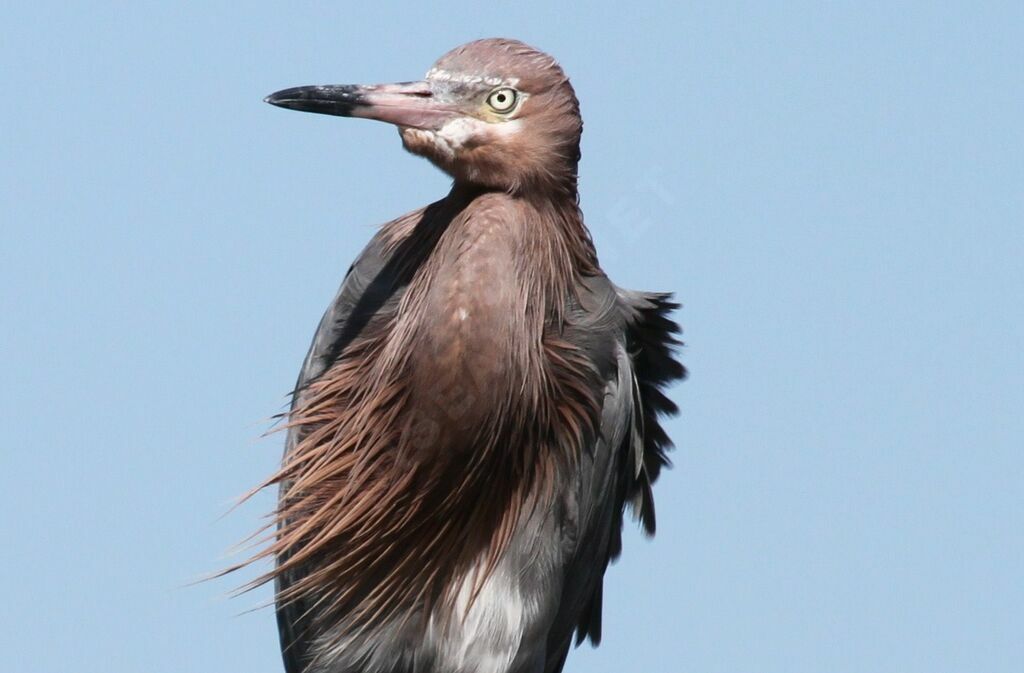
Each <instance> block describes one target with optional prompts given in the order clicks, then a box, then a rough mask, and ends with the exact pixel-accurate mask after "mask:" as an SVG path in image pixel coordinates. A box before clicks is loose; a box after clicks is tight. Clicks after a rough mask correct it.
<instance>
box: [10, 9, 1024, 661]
mask: <svg viewBox="0 0 1024 673" xmlns="http://www.w3.org/2000/svg"><path fill="white" fill-rule="evenodd" d="M69 4H70V3H47V2H33V3H27V2H15V3H5V4H4V6H3V8H2V9H0V22H2V25H3V26H4V40H3V41H2V43H0V57H2V59H3V63H4V67H3V68H2V69H0V84H2V90H3V91H4V92H5V94H6V95H5V102H4V104H3V105H2V106H0V124H2V131H0V148H2V151H3V158H4V160H3V161H2V162H0V196H2V203H3V213H4V214H3V224H2V225H0V281H2V284H0V315H2V316H3V329H2V330H0V362H2V371H3V384H2V385H0V409H2V418H3V423H4V426H5V432H4V440H3V444H2V452H0V469H2V471H3V474H4V476H5V486H4V487H3V488H2V489H0V507H2V508H3V510H4V511H6V512H7V516H6V517H5V519H4V523H3V524H2V527H0V531H2V537H3V539H4V540H5V544H4V548H5V551H4V552H3V553H2V554H0V570H2V575H3V577H4V578H5V588H4V591H3V599H2V600H0V615H2V620H3V624H4V628H3V629H2V630H0V651H2V652H3V653H4V655H3V660H4V668H5V669H6V670H11V671H19V672H25V673H63V672H64V671H68V670H75V671H77V672H78V673H93V672H96V673H99V672H103V673H122V672H129V671H130V672H135V671H146V672H147V673H161V672H165V671H166V672H172V671H173V672H175V673H180V672H181V671H246V672H247V673H256V672H262V671H266V672H275V671H279V670H280V664H279V659H278V654H277V642H276V632H275V629H274V626H273V615H272V614H271V612H270V611H269V610H262V611H256V612H253V613H249V614H243V615H241V616H239V613H241V612H243V611H245V610H247V609H248V608H251V607H254V606H256V605H258V604H260V603H261V602H263V601H265V600H266V599H268V598H269V591H267V590H261V591H257V592H255V593H253V594H250V595H247V596H245V597H243V598H241V599H236V600H229V599H227V598H226V594H227V593H228V592H229V590H230V589H231V588H232V587H233V586H234V582H232V581H221V582H214V583H206V584H201V585H199V586H186V585H187V583H188V582H189V581H190V580H192V579H194V578H196V577H198V576H200V575H202V574H204V573H206V572H208V571H211V570H214V569H217V568H219V567H221V566H222V565H224V564H225V563H226V562H227V561H228V559H229V557H227V556H226V555H225V552H226V551H227V550H228V548H229V547H230V546H231V545H232V544H233V543H235V542H236V541H238V540H240V539H241V538H243V537H244V536H245V535H246V534H247V533H248V532H250V531H251V530H252V529H253V528H254V527H255V526H256V525H257V523H258V521H259V517H260V515H261V514H262V513H263V512H265V511H267V510H268V509H269V508H270V507H271V498H270V496H265V497H263V496H261V497H259V498H257V499H256V501H255V502H254V503H251V504H250V505H248V506H245V507H243V508H241V509H240V510H238V511H235V512H234V513H232V514H230V515H229V516H227V517H223V518H221V515H222V514H223V513H224V512H225V511H226V509H227V507H228V506H229V504H230V503H231V501H232V499H233V497H234V496H236V495H238V494H240V493H242V492H244V491H245V490H246V489H248V488H249V487H250V486H251V485H253V484H254V483H256V482H258V481H259V480H260V479H261V478H262V477H263V476H265V475H266V474H268V473H269V471H270V470H272V469H273V467H274V464H275V463H276V461H277V459H278V456H279V452H280V444H281V437H280V436H279V435H276V436H271V437H270V438H266V439H261V438H260V436H261V434H262V433H263V431H264V430H265V429H266V428H267V427H268V425H269V423H268V420H267V419H268V417H270V416H271V415H273V414H275V413H277V412H278V411H280V410H281V408H282V406H283V404H284V401H285V393H286V392H287V391H288V390H289V387H290V385H291V384H292V383H293V381H294V377H295V373H296V371H297V368H298V366H299V363H300V360H301V358H302V356H303V354H304V352H305V349H306V346H307V344H308V340H309V338H310V336H311V335H312V331H313V329H314V328H315V326H316V322H317V320H318V319H319V316H320V313H321V311H322V310H323V308H324V306H325V305H326V303H327V302H328V301H329V299H330V297H331V295H332V293H333V292H334V290H335V288H336V286H337V283H338V282H339V281H340V279H341V277H342V275H343V273H344V271H345V269H346V268H347V265H348V263H349V262H350V260H351V259H352V258H353V257H354V255H355V254H356V253H357V252H358V251H359V249H360V248H361V247H362V245H363V244H364V243H365V241H366V240H367V239H368V238H369V236H370V235H371V234H372V232H373V230H374V226H375V225H376V224H379V223H382V222H384V221H386V220H388V219H391V218H393V217H395V216H397V215H399V214H401V213H403V212H406V211H408V210H411V209H413V208H415V207H417V206H420V205H422V204H424V203H426V202H428V201H430V200H433V199H436V198H437V197H438V196H440V195H442V194H443V193H444V192H445V190H446V188H447V180H446V178H445V177H444V176H443V175H441V174H440V173H439V172H438V171H436V170H435V169H433V168H432V167H431V166H430V165H429V164H427V163H426V162H425V161H423V160H421V159H418V158H415V157H412V156H409V155H407V154H405V153H404V152H403V151H402V150H401V147H400V144H399V140H398V138H397V135H396V134H395V132H394V130H393V129H391V128H389V127H386V126H384V125H375V124H372V123H370V122H365V121H359V120H342V119H334V118H328V117H322V116H316V115H301V114H295V113H291V112H286V111H282V110H278V109H274V108H272V107H270V106H268V105H264V104H263V103H262V102H261V99H262V97H263V96H264V95H266V94H267V93H269V92H271V91H274V90H276V89H280V88H283V87H285V86H292V85H299V84H310V83H348V82H378V81H393V80H408V79H414V78H416V77H419V76H421V75H422V74H423V73H424V72H425V71H426V70H427V68H428V67H429V65H430V64H431V63H432V62H433V60H434V59H436V58H437V57H438V56H440V55H441V54H442V53H444V52H445V51H447V50H448V49H450V48H451V47H454V46H456V45H458V44H460V43H462V42H465V41H468V40H470V39H474V38H477V37H485V36H494V35H504V36H509V37H518V38H520V39H523V40H525V41H527V42H530V43H532V44H534V45H536V46H538V47H541V48H543V49H545V50H547V51H549V52H550V53H552V54H553V55H555V56H556V57H557V58H558V59H559V60H560V61H561V62H562V64H563V65H564V66H565V68H566V70H567V71H568V72H569V74H570V75H571V76H572V78H573V82H574V84H575V86H576V89H577V92H578V94H579V97H580V99H581V102H582V108H583V114H584V118H585V122H586V128H585V132H584V141H583V163H582V165H581V190H582V203H583V206H584V209H585V212H586V217H587V222H588V224H589V226H590V227H591V229H592V231H593V235H594V238H595V240H596V242H597V244H598V247H599V251H600V254H601V259H602V263H603V265H604V267H605V269H606V270H607V271H608V273H609V275H610V276H611V277H612V278H613V279H615V280H616V282H618V283H619V284H621V285H624V286H627V287H635V288H643V289H657V290H673V291H675V292H677V293H678V296H679V297H680V299H681V300H682V301H683V302H684V303H685V308H684V310H683V311H682V312H681V314H680V319H681V321H682V323H683V324H684V326H685V328H686V341H687V344H688V345H687V347H686V350H685V352H684V359H685V361H686V364H687V365H688V366H689V367H690V369H691V371H692V377H691V379H690V380H689V381H688V382H686V383H685V384H684V385H682V386H681V387H679V388H678V389H676V390H675V391H673V396H674V397H675V399H676V400H677V401H678V402H679V403H680V405H681V406H682V408H683V413H682V415H681V416H680V417H679V418H678V419H675V420H673V421H671V422H670V424H669V427H670V430H671V432H672V435H673V436H674V437H675V439H676V440H677V444H678V450H677V451H676V453H675V456H674V457H675V462H676V468H675V470H673V471H672V472H670V473H668V474H667V475H666V476H665V477H664V478H663V480H662V481H661V482H660V483H659V485H658V489H657V494H658V505H659V535H658V537H657V539H656V540H655V541H653V542H647V541H645V540H643V539H642V538H641V537H640V536H639V535H638V534H636V533H635V532H632V531H631V532H630V534H629V535H628V537H627V539H626V549H625V554H624V557H623V559H622V561H621V562H620V563H619V564H617V565H616V566H614V567H613V568H612V569H611V570H610V571H609V573H608V576H607V591H606V600H605V642H604V644H603V645H602V646H601V648H600V649H598V650H596V651H595V650H591V649H590V648H589V647H586V646H585V647H583V648H581V649H580V650H578V651H577V652H576V653H575V654H574V655H572V656H571V657H570V660H569V665H568V667H567V671H568V672H570V673H583V672H584V671H586V672H590V673H600V672H605V671H607V672H612V671H615V672H621V671H652V672H655V673H657V672H666V673H675V672H680V671H681V672H685V671H693V672H698V671H699V672H701V673H705V672H722V673H743V672H750V673H755V672H756V673H765V672H779V673H783V672H785V673H793V672H797V671H800V672H803V671H806V672H808V673H811V672H813V673H819V672H821V671H829V672H830V673H839V672H844V671H849V672H850V673H862V672H863V671H879V672H884V671H892V672H899V673H908V672H918V671H920V672H922V673H940V672H944V671H949V672H951V673H952V672H957V673H959V672H962V671H966V670H976V671H987V672H989V673H999V672H1003V671H1006V672H1009V671H1020V670H1024V608H1022V606H1024V571H1022V568H1024V564H1022V562H1024V558H1022V555H1024V554H1022V552H1024V540H1022V531H1024V507H1022V505H1024V454H1022V451H1021V446H1022V442H1021V437H1022V434H1024V420H1022V419H1024V414H1022V413H1021V409H1022V406H1024V386H1022V375H1024V356H1022V352H1024V349H1022V347H1021V343H1022V341H1024V311H1022V303H1021V297H1022V295H1024V264H1022V259H1024V234H1022V223H1024V197H1022V189H1021V188H1022V186H1024V132H1022V122H1021V120H1022V119H1024V68H1022V63H1024V46H1022V45H1024V5H1021V4H1020V3H923V2H922V3H913V2H910V3H900V4H899V6H895V5H894V4H892V3H874V2H871V3H845V2H837V3H812V2H787V3H760V2H758V3H726V2H715V3H702V4H687V5H686V6H684V7H678V8H674V9H669V8H658V9H651V8H644V7H631V8H629V9H626V8H625V6H624V5H622V4H621V3H617V4H607V5H604V6H598V5H592V6H590V8H588V9H587V10H585V11H584V10H582V9H580V10H571V9H559V8H552V7H550V6H548V5H546V4H543V5H542V4H540V3H533V2H520V3H516V5H515V7H514V8H511V9H505V8H502V7H500V6H499V5H498V4H497V3H488V4H482V5H481V4H480V3H472V4H471V3H431V4H429V5H428V4H427V3H418V4H403V3H398V4H389V3H383V2H377V3H364V4H365V5H366V6H363V7H350V6H344V5H342V4H340V3H338V4H333V3H287V4H286V3H275V4H270V3H253V4H249V5H245V6H240V5H238V4H237V3H215V2H211V3H188V4H184V3H147V2H138V3H109V4H106V5H99V6H97V5H95V4H92V3H89V4H86V3H80V4H78V5H77V6H68V5H69ZM939 5H941V6H939ZM957 5H959V6H957Z"/></svg>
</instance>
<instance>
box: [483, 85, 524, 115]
mask: <svg viewBox="0 0 1024 673" xmlns="http://www.w3.org/2000/svg"><path fill="white" fill-rule="evenodd" d="M517 97H518V96H517V94H516V90H515V89H510V88H508V87H502V88H500V89H495V90H494V91H492V92H491V95H490V96H488V97H487V104H488V105H490V106H491V107H492V108H493V109H494V111H495V112H508V111H509V110H511V109H512V108H514V107H515V106H516V98H517Z"/></svg>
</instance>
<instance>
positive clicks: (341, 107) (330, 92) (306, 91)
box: [263, 84, 365, 117]
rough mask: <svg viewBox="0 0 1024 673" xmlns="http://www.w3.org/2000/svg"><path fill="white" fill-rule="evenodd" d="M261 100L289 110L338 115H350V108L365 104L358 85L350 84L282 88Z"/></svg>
mask: <svg viewBox="0 0 1024 673" xmlns="http://www.w3.org/2000/svg"><path fill="white" fill-rule="evenodd" d="M263 102H264V103H270V104H271V105H276V106H277V107H283V108H287V109H289V110H299V111H301V112H316V113H319V114H328V115H337V116H339V117H348V116H351V114H352V110H354V109H355V108H356V107H358V106H361V105H364V104H365V103H364V101H363V95H362V93H361V92H360V87H358V86H355V85H351V84H344V85H336V86H297V87H293V88H291V89H282V90H281V91H277V92H274V93H272V94H270V95H269V96H267V97H266V98H264V99H263Z"/></svg>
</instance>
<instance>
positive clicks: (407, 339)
mask: <svg viewBox="0 0 1024 673" xmlns="http://www.w3.org/2000/svg"><path fill="white" fill-rule="evenodd" d="M268 101H269V102H272V103H274V104H277V105H280V106H283V107H290V108H295V109H302V110H308V111H314V112H326V113H329V114H339V115H343V116H361V117H369V118H374V119H381V120H384V121H389V122H392V123H395V124H397V125H398V126H399V129H400V133H401V136H402V140H403V143H404V145H405V146H406V148H407V149H409V150H410V151H412V152H414V153H417V154H421V155H423V156H426V157H427V158H429V159H430V160H431V161H433V162H434V163H435V164H437V165H438V166H439V167H441V168H442V169H443V170H445V171H446V172H448V173H449V174H450V175H451V176H452V177H453V179H454V185H453V187H452V190H451V192H450V193H449V194H448V196H446V197H445V198H444V199H442V200H441V201H438V202H437V203H434V204H432V205H430V206H428V207H426V208H423V209H420V210H417V211H414V212H412V213H409V214H408V215H405V216H403V217H401V218H399V219H397V220H394V221H393V222H390V223H388V224H386V225H384V227H383V228H382V229H381V230H380V231H379V232H378V234H377V235H376V236H375V237H374V239H373V240H372V241H371V242H370V244H369V245H368V247H367V249H366V250H365V251H364V252H363V253H362V255H361V256H360V257H359V259H357V261H356V262H355V264H353V267H352V269H350V271H349V274H348V276H347V277H346V280H345V282H344V283H343V284H342V287H341V289H340V290H339V293H338V296H337V297H336V298H335V301H334V302H333V303H332V305H331V307H330V308H329V309H328V311H327V314H325V316H324V319H323V321H322V322H321V325H320V328H319V329H318V331H317V335H316V337H315V338H314V341H313V345H312V346H311V348H310V353H309V355H308V356H307V359H306V362H305V364H304V366H303V370H302V373H301V374H300V377H299V382H298V385H297V388H296V391H295V394H294V400H293V405H292V409H291V411H290V413H289V416H288V420H287V428H288V441H287V447H286V454H285V458H284V460H283V463H282V466H281V469H280V470H279V471H278V472H277V473H276V474H274V475H273V476H272V477H271V478H270V479H268V480H267V482H266V483H265V484H263V486H269V485H272V484H277V485H279V486H280V493H281V495H280V500H279V505H278V508H277V511H276V513H275V517H274V523H273V525H274V526H275V528H276V532H275V534H274V537H273V539H272V540H270V541H269V543H268V544H267V546H266V547H265V548H264V549H263V550H262V551H261V552H260V553H259V554H258V556H257V558H261V557H272V558H274V559H276V566H275V568H274V569H273V570H272V571H271V572H269V573H268V574H267V575H265V576H264V577H262V578H260V579H259V580H257V582H256V583H257V584H258V583H261V582H264V581H269V580H271V579H273V580H275V581H276V582H277V586H278V592H277V600H278V614H279V622H280V625H281V634H282V647H283V648H284V651H285V662H286V667H287V669H288V671H289V673H298V672H300V671H305V672H313V671H319V672H325V673H326V672H328V671H329V672H332V673H348V672H352V673H355V672H356V671H365V672H367V673H373V672H381V673H413V672H415V673H458V672H463V671H464V672H465V673H469V672H470V671H473V672H480V673H490V672H494V673H512V672H516V673H518V672H522V673H526V672H530V673H542V672H554V671H558V670H560V669H561V667H562V664H563V662H564V658H565V653H566V651H567V649H568V645H569V638H570V636H571V634H572V632H573V630H576V631H577V632H578V634H579V637H580V638H582V637H584V636H585V635H589V636H590V637H591V638H592V639H594V640H595V641H596V640H597V639H598V638H599V626H598V624H599V619H600V592H601V589H600V587H601V577H602V576H603V573H604V568H605V566H606V565H607V563H608V560H609V559H610V558H613V557H614V556H615V555H616V554H617V553H618V548H619V544H620V542H619V529H620V527H621V515H622V509H623V507H624V506H625V504H627V502H632V503H633V504H635V506H636V508H637V511H638V513H639V515H640V516H641V518H642V519H643V520H644V523H645V526H646V527H647V528H648V530H649V531H650V532H653V501H652V500H651V496H650V483H651V482H652V481H653V480H654V479H655V478H656V477H657V474H658V471H659V470H660V468H661V466H662V464H664V462H665V459H664V453H663V452H664V450H665V449H666V448H667V446H668V440H667V438H666V437H665V436H664V433H663V432H662V431H661V429H660V427H659V426H658V424H657V414H658V413H659V412H670V411H672V410H674V407H673V405H672V404H671V402H669V401H668V400H667V398H665V397H664V395H663V394H662V393H661V392H660V391H659V388H660V387H661V386H662V385H664V384H665V383H667V382H669V381H671V380H672V379H675V378H679V377H681V376H682V374H683V370H682V367H681V366H680V365H679V364H678V363H677V362H676V361H675V360H674V359H673V358H672V356H671V349H672V346H673V345H674V344H675V343H676V342H675V340H674V338H673V336H672V334H673V333H674V332H675V331H676V328H675V326H674V324H672V323H671V322H670V321H669V320H668V319H667V318H666V317H665V313H666V312H667V311H668V310H670V309H671V308H672V306H673V305H672V304H670V303H668V302H667V300H666V299H665V297H664V296H663V295H643V294H638V293H628V292H625V291H623V290H619V289H617V288H615V287H614V286H613V285H612V284H611V283H610V282H608V280H607V278H606V277H605V276H604V275H603V273H602V272H601V271H600V268H599V266H598V263H597V258H596V254H595V252H594V248H593V245H592V243H591V240H590V237H589V234H588V232H587V230H586V228H585V226H584V225H583V219H582V215H581V213H580V211H579V208H578V206H577V198H576V194H577V192H576V167H577V162H578V160H579V138H580V132H581V129H582V123H581V121H580V116H579V107H578V103H577V101H576V97H575V94H574V93H573V90H572V87H571V85H570V84H569V82H568V79H567V78H566V77H565V75H564V73H563V72H562V70H561V68H559V66H558V65H557V64H556V63H555V62H554V60H553V59H551V58H550V57H549V56H547V55H545V54H542V53H541V52H538V51H536V50H534V49H532V48H530V47H528V46H526V45H524V44H522V43H519V42H515V41H511V40H481V41H478V42H474V43H470V44H468V45H465V46H463V47H460V48H459V49H456V50H455V51H453V52H451V53H450V54H448V55H446V56H445V57H443V58H442V59H441V60H440V61H439V62H438V63H437V65H436V66H435V67H434V68H433V69H432V70H431V71H430V72H429V73H428V75H427V79H426V80H425V81H424V82H418V83H411V84H402V85H385V86H378V87H351V86H345V87H302V88H298V89H289V90H285V91H282V92H279V93H277V94H274V95H273V96H271V97H269V98H268Z"/></svg>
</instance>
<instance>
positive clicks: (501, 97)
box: [498, 93, 505, 103]
mask: <svg viewBox="0 0 1024 673" xmlns="http://www.w3.org/2000/svg"><path fill="white" fill-rule="evenodd" d="M498 102H499V103H504V102H505V94H503V93H499V94H498Z"/></svg>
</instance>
